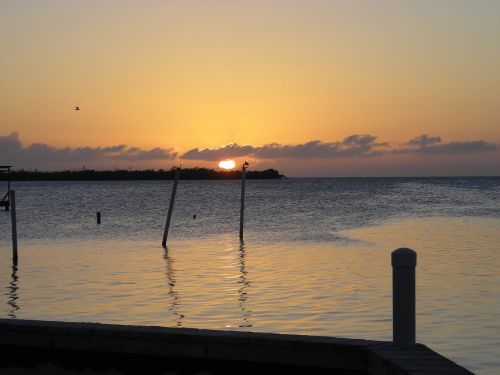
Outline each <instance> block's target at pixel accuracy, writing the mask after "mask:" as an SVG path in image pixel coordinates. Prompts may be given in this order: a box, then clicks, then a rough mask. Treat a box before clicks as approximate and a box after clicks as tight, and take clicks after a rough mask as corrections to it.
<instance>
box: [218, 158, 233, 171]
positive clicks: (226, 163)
mask: <svg viewBox="0 0 500 375" xmlns="http://www.w3.org/2000/svg"><path fill="white" fill-rule="evenodd" d="M235 165H236V163H235V162H234V160H230V159H226V160H221V161H220V162H219V168H222V169H225V170H227V171H228V170H230V169H233V168H234V167H235Z"/></svg>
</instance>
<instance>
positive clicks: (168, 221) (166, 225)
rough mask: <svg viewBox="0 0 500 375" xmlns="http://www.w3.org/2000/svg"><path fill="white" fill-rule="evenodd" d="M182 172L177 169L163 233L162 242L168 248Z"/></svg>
mask: <svg viewBox="0 0 500 375" xmlns="http://www.w3.org/2000/svg"><path fill="white" fill-rule="evenodd" d="M180 171H181V169H180V168H176V169H175V176H174V186H173V187H172V195H171V196H170V204H169V206H168V214H167V222H166V223H165V231H164V232H163V240H162V241H161V245H162V246H163V247H167V237H168V229H169V228H170V219H171V218H172V211H173V210H174V202H175V193H176V192H177V183H178V182H179V174H180Z"/></svg>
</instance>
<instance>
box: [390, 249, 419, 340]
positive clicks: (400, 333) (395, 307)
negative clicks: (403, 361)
mask: <svg viewBox="0 0 500 375" xmlns="http://www.w3.org/2000/svg"><path fill="white" fill-rule="evenodd" d="M391 263H392V337H393V338H392V340H393V343H394V345H395V346H398V347H401V348H409V347H412V346H414V345H415V267H416V265H417V253H416V252H415V251H413V250H412V249H407V248H400V249H397V250H394V251H393V252H392V254H391Z"/></svg>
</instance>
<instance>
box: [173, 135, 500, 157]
mask: <svg viewBox="0 0 500 375" xmlns="http://www.w3.org/2000/svg"><path fill="white" fill-rule="evenodd" d="M498 150H499V147H498V146H497V145H496V144H494V143H491V142H486V141H482V140H480V141H464V142H450V143H442V140H441V137H437V136H428V135H427V134H424V135H421V136H419V137H416V138H413V139H411V140H409V141H408V142H406V143H404V144H403V145H401V147H400V148H398V147H396V148H391V147H390V144H389V143H388V142H377V137H375V136H373V135H358V134H353V135H351V136H349V137H346V138H344V139H343V140H342V141H339V142H322V141H319V140H314V141H310V142H306V143H301V144H296V145H282V144H279V143H270V144H267V145H264V146H260V147H256V146H251V145H244V146H240V145H238V144H237V143H232V144H229V145H226V146H222V147H218V148H204V149H201V150H200V149H198V148H193V149H191V150H189V151H187V152H185V153H184V154H182V155H181V156H180V158H181V159H185V160H203V161H216V160H221V159H228V158H239V157H253V158H257V159H280V158H289V159H333V158H346V157H363V158H365V157H377V156H383V155H388V154H443V155H456V154H479V153H484V152H496V151H498Z"/></svg>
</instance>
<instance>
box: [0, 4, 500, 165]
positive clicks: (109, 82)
mask: <svg viewBox="0 0 500 375" xmlns="http://www.w3.org/2000/svg"><path fill="white" fill-rule="evenodd" d="M499 36H500V3H499V2H497V1H488V0H484V1H475V2H470V1H461V0H453V1H452V0H450V1H440V2H431V1H421V2H412V3H410V2H399V1H380V2H379V1H377V2H352V1H320V0H318V1H311V2H306V1H252V2H249V1H210V2H206V1H172V2H164V1H144V2H133V1H85V2H68V1H62V0H61V1H43V2H40V1H35V0H33V1H27V0H25V1H11V0H7V1H2V3H1V4H0V50H1V51H2V54H1V56H0V82H1V83H0V137H2V136H4V137H6V136H8V135H9V134H11V133H12V132H18V133H19V137H20V139H21V141H22V143H23V145H24V146H27V145H30V144H32V143H35V142H37V143H43V144H46V145H50V146H52V147H56V148H62V147H67V146H69V147H84V146H89V147H107V146H112V145H118V144H126V145H128V146H130V147H139V148H141V149H145V150H149V149H152V148H156V147H160V148H164V149H169V148H174V149H175V150H176V151H177V152H178V153H179V155H182V154H183V153H185V152H186V151H188V150H190V149H193V148H199V149H203V148H218V147H221V146H224V145H226V144H229V143H233V142H235V143H237V144H239V145H247V144H248V145H252V146H254V147H259V146H263V145H266V144H270V143H275V142H277V143H280V144H281V145H297V144H305V143H307V142H309V141H312V140H320V141H322V142H327V143H328V142H340V141H342V140H343V139H344V138H346V137H348V136H350V135H353V134H358V135H366V134H369V135H373V136H376V137H378V138H377V139H378V140H379V141H380V142H390V143H391V147H396V148H398V147H400V146H401V145H402V144H404V143H405V142H408V141H409V140H410V139H413V138H415V137H417V136H420V135H422V134H428V135H429V136H440V137H441V138H442V140H443V141H442V142H443V143H446V142H473V141H484V142H488V143H492V144H495V145H498V144H499V143H500V69H498V67H499V66H500V48H498V45H499V44H498V43H499ZM73 105H79V106H80V108H81V111H79V112H75V111H73ZM492 152H493V151H491V150H490V151H489V154H488V155H486V154H485V155H486V156H485V158H484V159H485V161H487V160H490V159H491V157H492V156H491V155H492ZM498 153H499V152H498V150H497V151H496V152H493V155H494V158H496V159H498ZM0 156H2V154H1V150H0ZM4 157H6V156H5V155H4ZM14 159H15V158H14ZM330 159H332V158H330ZM330 159H328V160H326V161H325V160H324V159H322V160H323V161H322V162H320V161H318V160H316V161H314V162H313V161H309V163H312V164H310V165H309V166H308V167H307V168H305V169H306V170H307V169H308V168H312V169H317V168H318V167H319V166H320V165H323V164H324V163H328V162H332V163H333V162H334V161H332V160H330ZM343 160H344V161H343V162H342V163H344V162H345V159H343ZM415 160H416V161H418V160H419V159H418V158H417V159H415ZM256 161H257V160H256ZM260 161H261V162H262V163H263V164H266V163H267V164H266V165H271V164H273V165H283V167H284V168H285V169H286V168H288V169H290V168H291V169H290V170H292V171H293V168H292V164H293V165H297V163H296V162H292V161H290V160H284V159H281V160H278V159H276V160H266V161H265V162H263V161H262V160H260ZM416 161H415V162H416ZM6 162H7V161H6ZM15 162H16V160H13V161H12V163H15ZM366 162H367V160H364V161H363V163H366ZM457 162H458V159H457ZM4 163H5V162H4ZM190 163H191V162H190ZM192 163H193V164H196V162H192ZM197 163H198V164H203V162H202V161H200V162H197ZM276 163H278V164H276ZM280 163H281V164H280ZM357 163H360V162H359V161H358V162H357ZM374 163H375V162H374ZM377 163H380V161H378V162H377ZM480 163H482V162H480ZM18 164H19V163H18ZM80 164H81V163H79V164H78V165H80ZM108 164H109V163H108ZM158 164H159V163H158V162H155V163H152V162H151V163H147V162H145V161H144V162H143V166H144V167H147V166H151V165H158ZM354 164H356V163H354ZM375 164H376V163H375ZM375 164H374V166H375ZM424 164H425V163H423V164H422V165H424ZM481 165H482V164H481ZM43 167H44V165H41V166H40V168H43ZM297 171H298V169H297ZM497 171H498V169H497ZM300 173H302V172H300ZM463 173H466V171H465V170H464V172H463ZM489 173H496V172H495V171H494V170H491V171H490V172H489Z"/></svg>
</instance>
